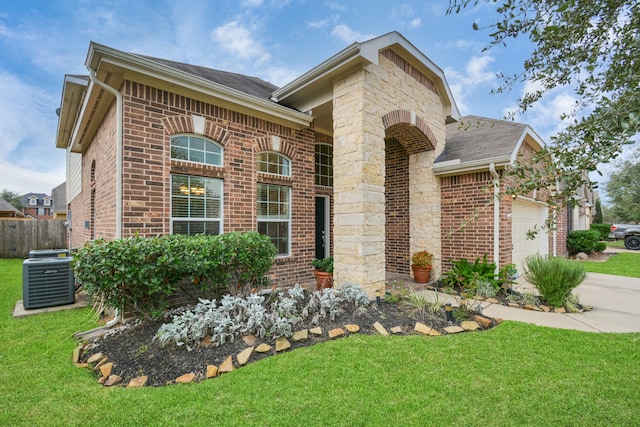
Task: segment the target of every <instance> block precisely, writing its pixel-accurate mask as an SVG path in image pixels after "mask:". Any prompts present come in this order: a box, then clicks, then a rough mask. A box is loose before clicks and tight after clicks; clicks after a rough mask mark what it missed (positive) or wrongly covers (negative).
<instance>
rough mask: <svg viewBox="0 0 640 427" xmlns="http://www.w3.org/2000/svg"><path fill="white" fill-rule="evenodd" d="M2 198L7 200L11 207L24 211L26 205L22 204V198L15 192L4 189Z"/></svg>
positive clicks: (1, 194)
mask: <svg viewBox="0 0 640 427" xmlns="http://www.w3.org/2000/svg"><path fill="white" fill-rule="evenodd" d="M0 198H3V199H4V200H6V201H7V202H8V203H9V204H10V205H11V206H13V207H14V208H16V209H18V210H19V211H22V208H23V207H24V205H23V204H22V198H21V197H20V195H19V194H18V193H16V192H14V191H11V190H8V189H6V188H4V189H3V190H2V192H0Z"/></svg>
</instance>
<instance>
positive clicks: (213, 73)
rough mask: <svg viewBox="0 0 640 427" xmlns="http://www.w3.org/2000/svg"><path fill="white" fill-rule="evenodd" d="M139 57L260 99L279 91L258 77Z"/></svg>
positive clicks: (267, 97) (149, 57)
mask: <svg viewBox="0 0 640 427" xmlns="http://www.w3.org/2000/svg"><path fill="white" fill-rule="evenodd" d="M137 56H140V57H141V58H146V59H148V60H150V61H153V62H157V63H158V64H162V65H165V66H167V67H171V68H174V69H176V70H179V71H182V72H185V73H188V74H192V75H194V76H198V77H202V78H203V79H205V80H209V81H210V82H213V83H218V84H221V85H223V86H226V87H229V88H232V89H235V90H238V91H240V92H244V93H246V94H248V95H252V96H255V97H258V98H263V99H270V98H271V94H272V93H273V91H275V90H276V89H278V86H276V85H274V84H271V83H269V82H266V81H264V80H262V79H259V78H258V77H252V76H245V75H243V74H237V73H230V72H228V71H221V70H214V69H213V68H206V67H200V66H197V65H191V64H184V63H181V62H176V61H170V60H168V59H160V58H154V57H151V56H146V55H137Z"/></svg>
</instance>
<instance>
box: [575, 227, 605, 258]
mask: <svg viewBox="0 0 640 427" xmlns="http://www.w3.org/2000/svg"><path fill="white" fill-rule="evenodd" d="M599 240H600V233H599V232H597V231H595V230H576V231H571V232H569V234H568V235H567V249H569V254H570V255H575V254H577V253H578V252H584V253H587V254H590V253H591V252H593V251H595V249H596V245H597V244H598V241H599Z"/></svg>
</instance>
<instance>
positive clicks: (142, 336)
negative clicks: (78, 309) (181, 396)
mask: <svg viewBox="0 0 640 427" xmlns="http://www.w3.org/2000/svg"><path fill="white" fill-rule="evenodd" d="M170 320H171V319H170V316H167V318H165V319H162V320H156V321H142V322H137V323H136V324H130V325H125V326H122V327H119V328H117V329H115V330H112V331H109V332H108V333H107V334H105V335H103V336H101V337H97V338H93V339H91V340H89V341H88V342H87V343H86V344H85V346H84V349H83V352H82V356H81V359H80V362H85V361H86V360H87V359H88V358H89V357H90V356H91V355H93V354H96V353H102V354H103V355H104V356H106V357H107V358H108V360H109V362H112V363H113V371H112V373H113V374H115V375H118V376H120V377H121V378H122V379H123V381H122V383H121V384H123V385H126V384H128V382H129V381H130V380H131V379H133V378H136V377H139V376H142V375H147V376H148V377H149V378H148V382H147V385H148V386H163V385H167V384H172V383H174V382H175V379H176V378H178V377H179V376H181V375H184V374H187V373H194V374H195V375H196V380H202V379H204V378H205V377H206V367H207V365H215V366H219V365H220V364H221V363H222V362H223V361H224V360H225V359H227V358H228V357H229V356H233V357H234V362H235V356H236V355H237V354H238V353H240V352H241V351H242V350H244V349H246V348H247V347H250V345H248V344H247V343H245V342H244V340H243V339H236V340H235V341H233V342H231V343H227V344H224V345H222V346H213V345H208V346H207V345H206V344H203V345H201V346H200V347H198V348H196V349H194V350H192V351H187V350H186V349H185V348H182V347H180V348H169V347H162V346H161V345H160V344H159V343H158V342H157V341H154V340H153V337H154V336H155V334H156V332H157V331H158V328H159V327H160V326H161V325H162V324H163V323H164V322H168V321H170ZM417 321H419V322H422V323H424V324H426V325H428V326H430V327H432V328H434V329H436V330H438V331H440V332H442V330H443V329H444V328H445V327H447V326H451V325H452V324H451V323H449V322H448V321H447V320H446V317H445V312H444V310H442V311H441V312H440V313H438V314H437V315H435V314H433V313H424V314H422V315H418V314H416V313H413V312H412V311H410V310H408V309H403V307H401V305H400V304H393V303H386V302H384V301H383V302H382V303H381V304H380V305H377V304H375V303H372V304H370V305H369V307H367V308H365V309H357V310H354V311H351V312H344V313H343V314H342V315H340V316H339V317H337V318H336V319H335V320H334V321H331V320H329V319H325V320H323V321H321V322H320V324H319V325H312V324H299V325H296V328H295V329H296V330H300V329H310V328H312V327H315V326H320V327H321V328H322V331H323V335H322V336H320V337H315V336H312V335H311V334H309V338H308V339H307V340H306V341H302V342H292V343H291V344H292V345H291V349H290V350H287V351H292V350H295V349H297V348H300V347H308V346H312V345H316V344H319V343H322V342H324V341H327V340H328V337H327V332H328V331H329V330H331V329H334V328H342V327H344V325H346V324H357V325H359V326H360V331H359V332H358V333H360V334H374V333H375V332H374V328H373V324H374V323H375V322H380V323H381V324H382V325H383V326H385V328H386V329H387V330H389V329H390V328H392V327H395V326H399V327H401V328H402V333H403V334H411V333H413V328H414V326H415V324H416V322H417ZM453 324H456V323H453ZM346 335H347V336H348V335H349V333H348V332H347V333H346ZM339 339H345V338H339ZM262 342H266V343H267V344H270V345H271V346H272V347H273V349H272V350H271V351H270V352H268V353H257V352H255V351H254V352H253V354H252V355H251V358H250V360H249V363H251V362H256V361H258V360H261V359H263V358H265V357H269V356H272V355H274V354H275V345H274V343H273V341H269V340H265V341H263V340H261V339H260V338H259V337H258V338H256V341H255V343H252V344H251V346H258V345H259V344H261V343H262Z"/></svg>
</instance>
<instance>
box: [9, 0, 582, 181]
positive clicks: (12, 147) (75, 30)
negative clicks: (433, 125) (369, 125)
mask: <svg viewBox="0 0 640 427" xmlns="http://www.w3.org/2000/svg"><path fill="white" fill-rule="evenodd" d="M448 4H449V1H448V0H432V1H424V0H410V1H402V0H400V1H382V0H362V1H356V0H353V1H346V0H342V1H337V0H336V1H322V0H238V1H232V0H209V1H206V0H201V1H195V0H194V1H187V0H184V1H183V0H180V1H175V0H107V1H93V0H27V1H21V2H2V4H1V5H0V189H3V188H6V189H9V190H11V191H15V192H17V193H20V194H23V193H26V192H31V191H32V192H37V193H48V194H50V193H51V189H52V188H53V187H55V186H57V185H58V184H60V183H62V182H64V180H65V154H64V150H61V149H56V148H55V136H56V127H57V122H58V118H57V116H56V114H55V110H56V108H58V107H59V106H60V98H61V91H62V83H63V80H64V75H65V74H87V70H86V68H85V66H84V61H85V58H86V54H87V49H88V46H89V42H90V41H95V42H97V43H101V44H105V45H107V46H110V47H113V48H115V49H118V50H122V51H125V52H133V53H140V54H145V55H150V56H155V57H159V58H164V59H171V60H175V61H180V62H186V63H191V64H196V65H201V66H206V67H210V68H215V69H219V70H225V71H232V72H236V73H241V74H247V75H253V76H258V77H260V78H262V79H264V80H267V81H270V82H271V83H274V84H276V85H279V86H281V85H283V84H285V83H287V82H289V81H291V80H293V79H294V78H295V77H297V76H299V75H300V74H302V73H304V72H305V71H308V70H309V69H311V68H313V67H314V66H316V65H318V64H319V63H321V62H322V61H324V60H325V59H327V58H329V57H330V56H332V55H334V54H335V53H337V52H338V51H340V50H342V49H343V48H345V47H346V46H348V45H350V44H351V43H353V42H356V41H365V40H367V39H369V38H371V37H374V36H379V35H382V34H385V33H388V32H390V31H394V30H395V31H399V32H400V33H401V34H403V35H404V36H405V37H406V38H407V39H408V40H409V41H410V42H411V43H413V44H414V45H415V46H416V47H417V48H418V49H419V50H421V51H422V52H423V53H424V54H425V55H426V56H428V57H429V58H430V59H431V60H433V61H434V62H435V63H436V64H437V65H438V66H439V67H440V68H442V69H443V70H444V72H445V75H446V78H447V80H448V83H449V85H450V87H451V89H452V92H453V95H454V98H455V100H456V103H457V104H458V107H459V109H460V111H461V113H462V114H463V115H467V114H476V115H482V116H487V117H493V118H502V117H503V116H504V115H505V114H506V113H507V112H508V111H510V110H511V109H513V107H514V105H515V103H516V100H517V99H518V98H519V96H520V95H521V94H522V90H523V89H524V87H523V86H519V87H515V88H514V89H513V90H512V91H511V92H509V93H506V94H500V95H492V94H490V91H491V89H492V88H495V87H497V86H498V85H499V80H498V79H497V78H496V74H497V73H498V72H503V73H505V74H513V73H516V72H518V70H519V69H520V67H521V64H522V62H523V60H524V59H525V58H526V57H527V56H528V54H529V53H530V52H531V50H532V46H531V45H530V43H529V42H528V41H527V40H526V39H517V40H512V41H510V42H509V43H508V45H507V47H506V48H503V47H497V48H492V49H490V50H489V51H488V52H484V53H483V52H482V48H483V47H485V46H486V45H487V44H488V42H489V38H488V34H487V32H486V31H474V30H473V29H472V25H473V23H474V22H476V23H478V25H479V26H480V27H482V26H483V25H488V24H490V23H491V22H492V21H493V20H494V18H495V17H496V15H495V11H494V10H493V9H492V7H490V6H486V5H483V6H479V7H475V8H470V9H465V10H464V11H463V12H462V13H460V14H458V15H456V14H453V15H446V14H445V12H446V9H447V6H448ZM573 101H574V99H573V97H572V96H571V93H570V92H569V91H567V90H565V89H557V90H555V91H553V92H552V93H550V94H549V96H547V97H545V98H544V99H543V100H542V102H541V103H540V104H539V105H537V106H536V107H535V108H534V109H533V110H531V111H530V112H527V114H526V115H525V116H521V117H518V119H517V120H518V121H521V122H524V123H528V124H529V125H531V126H532V127H533V129H534V130H535V131H536V132H537V133H538V134H539V135H540V136H541V137H542V138H543V139H544V140H545V141H549V137H550V136H551V135H552V134H553V133H555V132H557V131H558V130H559V129H561V128H562V126H563V123H562V122H561V121H560V119H559V116H560V114H561V113H562V112H564V111H567V110H568V109H569V108H570V106H571V105H572V103H573Z"/></svg>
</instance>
